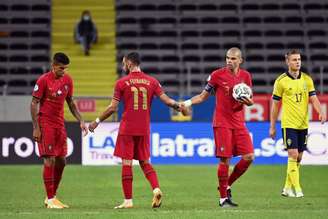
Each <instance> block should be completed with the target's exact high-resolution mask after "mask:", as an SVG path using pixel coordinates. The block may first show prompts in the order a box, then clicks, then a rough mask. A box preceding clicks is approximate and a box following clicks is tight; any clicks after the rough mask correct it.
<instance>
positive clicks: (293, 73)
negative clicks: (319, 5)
mask: <svg viewBox="0 0 328 219" xmlns="http://www.w3.org/2000/svg"><path fill="white" fill-rule="evenodd" d="M286 64H287V66H288V72H286V73H283V74H281V75H280V76H279V77H278V78H277V79H276V81H275V83H274V88H273V94H272V99H273V100H272V106H271V115H270V131H269V132H270V137H272V138H275V135H276V127H275V124H276V121H277V118H278V111H279V101H280V100H282V115H281V128H282V133H283V140H284V145H285V146H286V149H287V151H288V164H287V176H286V182H285V186H284V188H283V191H282V193H281V195H283V196H287V197H298V198H299V197H303V196H304V194H303V191H302V188H301V185H300V181H299V167H300V162H301V160H302V155H303V151H304V150H306V145H307V133H308V125H309V115H308V104H309V102H311V103H312V105H313V107H314V109H315V110H316V112H317V113H318V114H319V120H320V121H321V123H324V122H325V121H326V114H324V113H323V111H322V109H321V106H320V102H319V100H318V98H317V96H316V92H315V89H314V85H313V80H312V78H311V77H310V76H309V75H308V74H306V73H304V72H301V71H300V68H301V54H300V52H299V51H298V50H295V49H294V50H291V51H289V52H288V53H287V54H286Z"/></svg>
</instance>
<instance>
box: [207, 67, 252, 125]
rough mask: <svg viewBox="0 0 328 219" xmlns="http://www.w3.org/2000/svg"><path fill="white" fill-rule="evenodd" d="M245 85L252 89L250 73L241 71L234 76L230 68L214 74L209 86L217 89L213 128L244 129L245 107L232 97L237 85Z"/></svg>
mask: <svg viewBox="0 0 328 219" xmlns="http://www.w3.org/2000/svg"><path fill="white" fill-rule="evenodd" d="M242 82H243V83H245V84H247V85H248V86H249V87H252V78H251V75H250V73H249V72H247V71H246V70H243V69H239V72H238V73H237V74H236V75H234V74H233V73H232V72H231V71H230V70H229V68H227V67H225V68H220V69H217V70H215V71H214V72H212V74H211V75H210V77H209V80H208V85H209V86H211V87H213V88H214V89H215V96H216V105H215V112H214V115H213V127H225V128H237V129H238V128H244V127H245V119H244V106H243V104H241V103H239V102H238V101H236V100H235V99H234V98H233V97H232V90H233V87H234V86H235V85H236V84H239V83H242Z"/></svg>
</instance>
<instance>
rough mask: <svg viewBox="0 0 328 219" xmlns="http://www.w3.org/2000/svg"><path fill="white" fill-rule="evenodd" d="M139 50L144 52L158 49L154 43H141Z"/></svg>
mask: <svg viewBox="0 0 328 219" xmlns="http://www.w3.org/2000/svg"><path fill="white" fill-rule="evenodd" d="M139 49H141V50H146V49H150V50H156V49H158V46H157V45H156V44H154V43H142V44H140V46H139Z"/></svg>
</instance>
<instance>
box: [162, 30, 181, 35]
mask: <svg viewBox="0 0 328 219" xmlns="http://www.w3.org/2000/svg"><path fill="white" fill-rule="evenodd" d="M159 36H161V37H177V36H178V33H177V32H176V31H171V30H163V31H161V32H160V33H159Z"/></svg>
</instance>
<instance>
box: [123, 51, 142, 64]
mask: <svg viewBox="0 0 328 219" xmlns="http://www.w3.org/2000/svg"><path fill="white" fill-rule="evenodd" d="M125 58H126V59H127V60H130V61H131V62H132V63H133V64H135V65H140V55H139V53H137V52H131V53H129V54H127V55H126V56H125Z"/></svg>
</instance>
